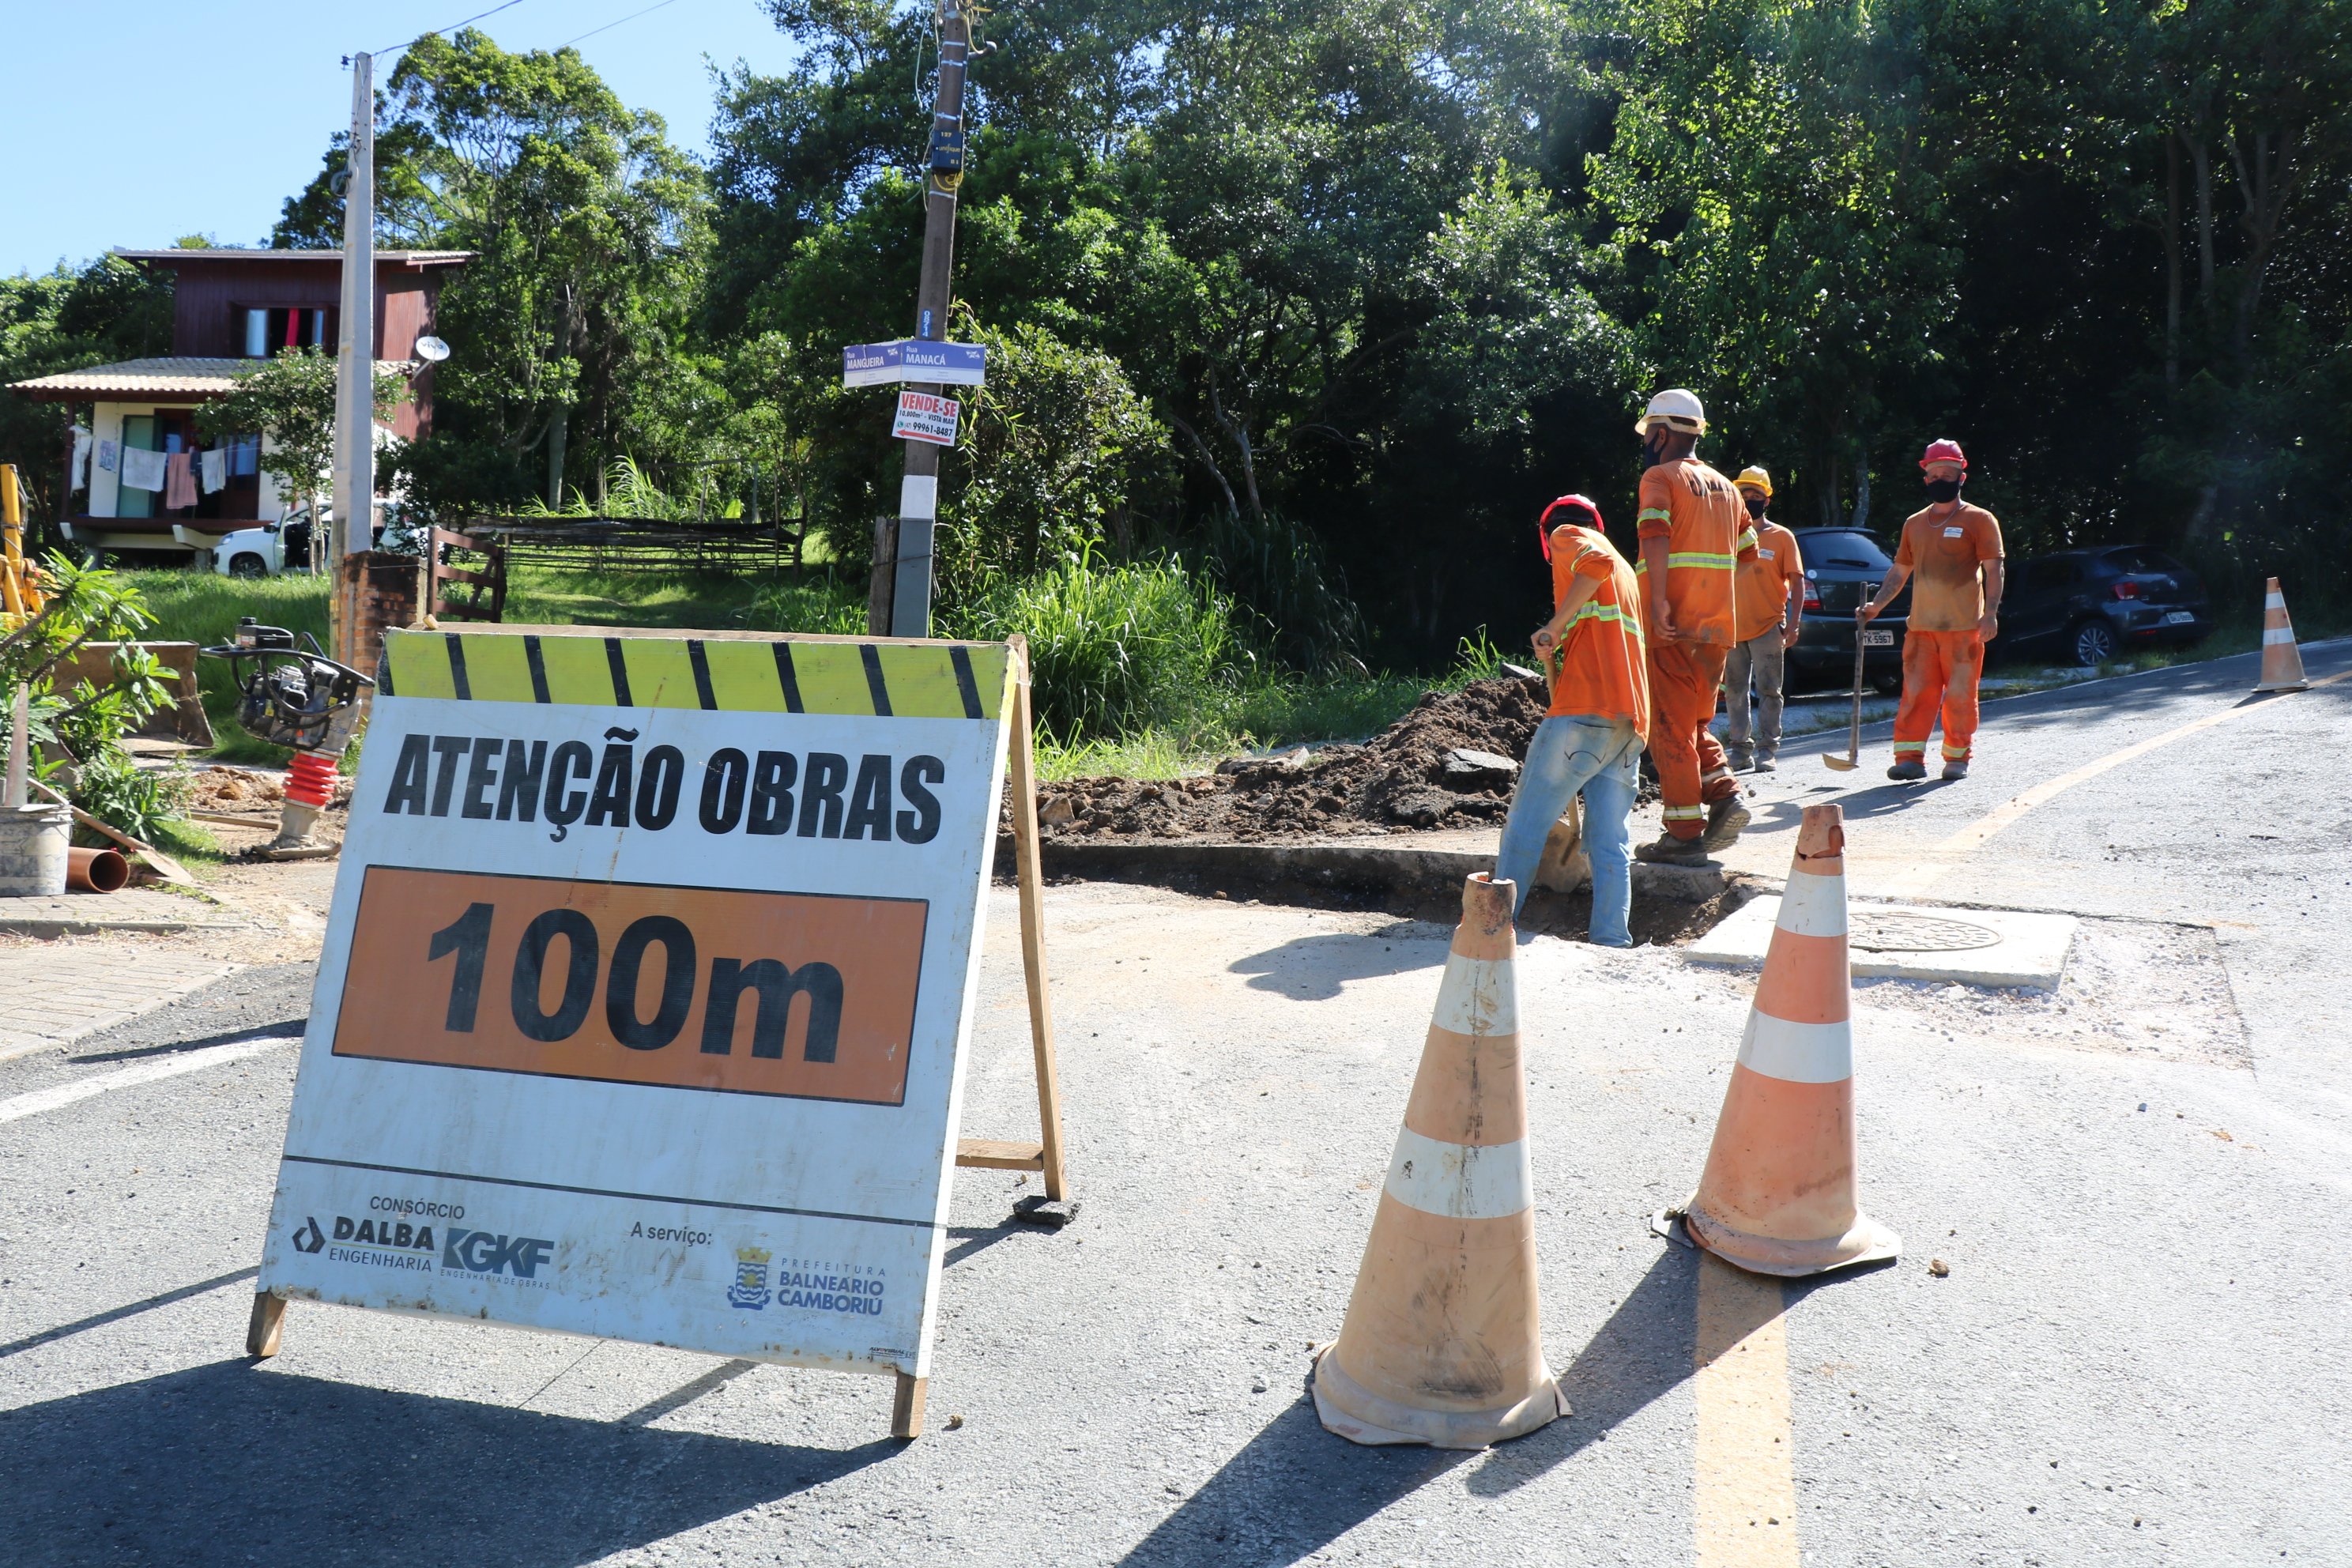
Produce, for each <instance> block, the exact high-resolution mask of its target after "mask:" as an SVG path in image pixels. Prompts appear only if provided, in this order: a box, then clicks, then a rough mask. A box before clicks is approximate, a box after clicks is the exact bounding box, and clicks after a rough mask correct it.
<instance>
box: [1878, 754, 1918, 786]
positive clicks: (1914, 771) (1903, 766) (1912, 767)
mask: <svg viewBox="0 0 2352 1568" xmlns="http://www.w3.org/2000/svg"><path fill="white" fill-rule="evenodd" d="M1886 776H1887V777H1888V778H1891V779H1902V780H1904V781H1906V782H1908V781H1910V780H1912V779H1924V778H1926V777H1927V763H1924V762H1922V761H1920V760H1919V759H1918V758H1917V757H1905V758H1904V759H1903V760H1902V761H1900V762H1898V763H1895V765H1894V766H1893V767H1891V768H1889V769H1887V770H1886Z"/></svg>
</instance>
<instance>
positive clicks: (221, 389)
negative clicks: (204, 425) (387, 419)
mask: <svg viewBox="0 0 2352 1568" xmlns="http://www.w3.org/2000/svg"><path fill="white" fill-rule="evenodd" d="M260 363H263V362H262V361H260V360H257V359H129V360H123V361H121V362H120V363H115V364H94V365H90V366H89V367H88V368H86V369H83V370H67V371H59V372H58V374H55V375H41V376H35V377H34V378H33V379H32V380H30V381H18V382H11V383H10V384H9V385H8V390H9V391H11V392H21V393H23V394H25V395H26V396H28V397H34V398H39V399H43V400H46V401H49V402H89V401H91V400H100V401H105V402H117V401H124V400H131V399H136V398H140V397H219V396H221V395H224V394H226V392H227V391H228V389H229V388H230V386H231V385H233V384H235V383H236V378H237V377H238V376H240V375H242V374H245V373H246V372H247V371H248V370H251V369H252V368H253V367H254V366H256V365H257V364H260ZM376 368H377V369H378V370H379V371H389V372H393V373H394V374H397V373H399V372H400V371H403V370H405V369H406V368H407V366H406V365H405V364H404V363H401V362H398V361H388V360H378V361H376Z"/></svg>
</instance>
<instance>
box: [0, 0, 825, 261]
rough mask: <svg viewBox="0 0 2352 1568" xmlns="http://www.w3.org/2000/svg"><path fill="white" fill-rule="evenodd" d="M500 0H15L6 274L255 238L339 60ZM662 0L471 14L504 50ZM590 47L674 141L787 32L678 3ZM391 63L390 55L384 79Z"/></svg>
mask: <svg viewBox="0 0 2352 1568" xmlns="http://www.w3.org/2000/svg"><path fill="white" fill-rule="evenodd" d="M496 3H497V0H430V3H429V4H427V3H425V0H383V3H381V4H375V5H364V6H362V5H349V4H343V3H340V0H327V3H324V4H321V3H320V0H212V3H211V4H209V5H201V6H190V5H163V4H158V3H157V0H116V3H115V4H113V5H107V6H103V7H85V6H83V5H58V4H54V3H51V4H42V5H21V6H19V5H11V6H10V7H9V10H10V11H11V13H12V20H11V22H10V24H9V28H8V34H9V44H10V46H11V47H10V49H9V58H8V84H7V88H6V89H5V91H0V273H16V272H19V271H24V270H26V269H30V270H34V271H45V270H47V268H49V267H51V266H53V265H55V264H56V263H57V262H58V260H60V259H63V260H66V261H68V262H74V263H79V262H80V261H82V260H84V259H86V258H89V257H91V256H95V255H97V254H98V253H99V252H100V251H102V250H105V249H107V248H108V247H112V246H123V247H131V248H141V247H157V246H164V245H169V244H170V243H171V242H172V241H173V240H174V239H176V238H178V237H180V236H181V235H184V234H209V235H212V236H213V237H215V238H216V239H217V240H218V241H219V242H220V243H221V244H223V245H253V244H256V243H257V242H259V241H260V240H261V239H262V238H263V237H266V236H267V235H268V232H269V226H270V225H271V224H273V223H275V222H276V221H277V220H278V203H280V202H281V201H283V200H284V199H285V198H286V197H287V196H289V195H292V194H293V193H294V192H295V191H297V190H299V189H300V188H301V186H302V184H303V182H304V181H306V180H308V179H309V178H310V175H311V174H312V172H313V171H314V170H316V169H317V168H318V166H319V158H320V154H321V153H324V152H325V151H326V147H327V139H328V138H329V137H330V136H331V135H333V134H334V132H336V131H338V130H340V129H341V128H342V127H344V126H345V125H347V124H348V123H349V122H350V120H351V102H352V89H351V77H350V74H349V73H348V72H347V71H346V70H345V69H344V68H343V67H342V66H341V63H340V62H341V57H342V56H344V55H345V54H348V53H350V52H351V51H352V50H354V49H371V50H373V49H380V48H383V47H384V46H386V45H392V44H398V43H400V42H402V41H404V40H405V39H407V38H410V37H415V35H416V34H418V33H420V32H422V31H424V30H425V29H426V28H429V27H446V26H449V25H450V24H451V23H454V22H457V21H458V20H460V19H461V18H463V17H465V16H469V15H471V14H473V13H474V12H477V11H480V10H484V9H486V8H488V6H489V5H494V4H496ZM652 3H653V0H519V3H518V4H516V5H512V6H510V7H509V8H508V9H506V10H503V11H500V12H499V14H498V15H496V16H491V17H489V18H488V19H487V20H485V21H483V22H481V23H479V24H478V26H480V27H481V28H482V30H483V31H485V32H487V33H488V34H489V35H490V36H491V37H494V38H496V39H497V40H498V41H499V45H500V46H501V47H505V48H509V49H530V48H553V47H557V46H558V45H561V44H562V43H564V42H566V41H567V40H570V39H573V38H578V37H580V35H582V34H583V33H586V32H588V31H589V29H591V28H594V27H603V26H604V25H605V24H607V23H611V22H615V21H618V20H619V19H620V18H622V17H625V16H629V14H630V13H631V12H634V11H638V10H642V9H644V7H645V6H646V5H650V4H652ZM576 47H578V48H579V50H580V52H581V54H582V55H583V56H584V57H586V58H587V60H588V62H589V63H590V64H591V65H593V66H594V67H595V68H597V70H598V71H600V72H601V73H603V75H604V79H605V80H606V81H607V82H609V83H611V84H612V86H613V88H614V90H615V91H616V92H618V93H619V94H620V95H621V98H622V100H623V101H625V102H626V103H628V104H629V105H630V106H631V107H633V108H636V109H649V110H654V111H655V112H656V113H658V114H660V115H661V116H662V117H663V118H664V119H665V120H667V121H668V122H669V132H670V137H671V140H673V141H674V142H677V144H678V145H680V146H682V147H684V148H687V149H688V151H690V152H694V153H704V152H706V151H707V150H708V147H709V126H710V107H711V101H712V91H711V86H710V77H709V63H707V61H706V57H707V58H708V61H713V62H716V63H718V64H719V65H721V66H730V65H732V64H733V63H734V62H735V61H736V60H738V59H743V60H748V61H749V62H751V66H752V68H754V69H756V70H764V71H775V70H781V69H782V68H783V67H784V66H785V64H786V63H787V62H788V61H789V60H790V58H791V56H792V47H791V44H790V42H789V41H788V40H787V39H786V38H785V37H783V35H782V34H781V33H779V32H777V31H776V29H775V26H774V24H773V23H772V22H770V21H769V19H768V17H767V14H766V12H765V10H764V8H763V7H761V5H759V4H758V0H670V3H669V4H667V5H664V6H663V7H662V8H660V9H658V10H656V11H654V12H652V13H651V14H650V15H647V16H640V17H638V18H636V19H635V20H634V21H625V22H621V23H620V25H619V26H613V27H610V28H609V29H608V30H605V31H603V32H599V33H597V34H596V35H595V36H594V37H589V38H583V39H581V41H580V42H579V44H578V45H577V46H576ZM390 69H391V62H390V60H389V59H388V58H380V59H379V62H378V65H377V80H378V81H379V82H381V81H382V80H383V78H384V76H385V75H387V74H389V72H390Z"/></svg>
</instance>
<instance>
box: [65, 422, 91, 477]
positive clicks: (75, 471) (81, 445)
mask: <svg viewBox="0 0 2352 1568" xmlns="http://www.w3.org/2000/svg"><path fill="white" fill-rule="evenodd" d="M73 441H74V444H73V460H72V462H71V463H70V464H68V467H67V473H66V488H67V489H76V490H79V489H89V452H90V434H89V431H87V430H85V429H83V428H82V427H81V426H79V425H77V426H74V433H73Z"/></svg>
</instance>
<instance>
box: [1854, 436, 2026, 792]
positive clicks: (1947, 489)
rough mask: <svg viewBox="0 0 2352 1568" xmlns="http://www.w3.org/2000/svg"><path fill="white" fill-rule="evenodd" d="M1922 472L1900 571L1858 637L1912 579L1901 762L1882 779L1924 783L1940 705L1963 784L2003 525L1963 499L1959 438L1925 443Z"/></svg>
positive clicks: (1951, 771) (1899, 555)
mask: <svg viewBox="0 0 2352 1568" xmlns="http://www.w3.org/2000/svg"><path fill="white" fill-rule="evenodd" d="M1919 468H1920V471H1921V474H1922V476H1923V478H1924V479H1925V482H1926V484H1927V507H1926V508H1925V510H1920V511H1916V512H1913V513H1912V514H1911V516H1910V517H1909V518H1907V519H1906V520H1905V521H1904V524H1903V542H1902V543H1901V544H1900V545H1899V546H1898V547H1897V548H1896V550H1895V569H1894V570H1893V571H1891V572H1889V573H1888V574H1886V580H1885V582H1883V583H1881V584H1879V585H1878V592H1877V593H1875V594H1874V595H1871V597H1870V600H1869V602H1868V603H1866V604H1864V605H1859V606H1857V607H1856V608H1855V610H1854V612H1853V618H1854V635H1855V636H1856V637H1860V636H1861V635H1862V628H1863V627H1864V626H1867V625H1869V624H1870V620H1871V617H1872V616H1875V615H1877V614H1878V612H1879V610H1880V609H1881V608H1882V607H1883V606H1884V605H1886V604H1887V603H1888V602H1889V601H1891V600H1892V599H1893V598H1894V597H1895V595H1897V594H1899V593H1901V592H1902V591H1903V584H1904V583H1905V581H1906V579H1910V578H1912V577H1914V576H1915V575H1916V578H1917V581H1916V583H1915V584H1913V586H1912V589H1911V617H1910V625H1909V629H1908V630H1906V632H1905V633H1904V637H1903V700H1902V703H1901V704H1900V705H1899V706H1898V707H1897V708H1896V709H1895V765H1894V766H1893V767H1891V768H1889V769H1887V770H1886V776H1887V777H1888V778H1891V779H1923V778H1926V777H1927V732H1928V731H1930V730H1932V729H1934V728H1935V724H1936V718H1937V708H1938V707H1941V709H1942V710H1943V721H1944V777H1946V778H1947V779H1964V778H1966V777H1968V776H1969V745H1970V743H1971V742H1973V741H1974V740H1975V738H1976V732H1977V683H1978V681H1979V679H1981V678H1982V676H1983V674H1984V649H1985V644H1987V643H1989V642H1990V641H1991V640H1992V639H1993V637H1995V636H1997V635H1998V634H1999V633H2000V594H2001V587H2002V557H2001V543H2000V519H1998V518H1996V517H1994V516H1993V514H1992V513H1990V512H1989V511H1987V510H1985V509H1984V508H1982V507H1980V506H1971V505H1969V503H1968V502H1967V501H1964V500H1961V499H1960V487H1961V486H1962V485H1963V484H1965V483H1967V481H1968V477H1969V459H1968V454H1966V453H1965V452H1963V451H1961V450H1960V444H1959V443H1958V441H1953V440H1948V439H1938V440H1935V441H1931V442H1929V443H1928V444H1927V455H1926V456H1924V457H1922V458H1920V459H1919Z"/></svg>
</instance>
